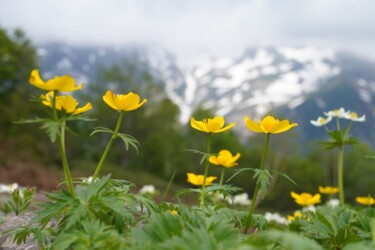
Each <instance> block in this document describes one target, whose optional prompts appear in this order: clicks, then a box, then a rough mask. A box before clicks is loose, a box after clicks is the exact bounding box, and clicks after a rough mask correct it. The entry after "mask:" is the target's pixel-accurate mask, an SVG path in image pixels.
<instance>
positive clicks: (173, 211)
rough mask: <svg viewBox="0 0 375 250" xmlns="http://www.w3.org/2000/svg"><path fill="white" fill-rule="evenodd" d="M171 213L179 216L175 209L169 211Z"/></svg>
mask: <svg viewBox="0 0 375 250" xmlns="http://www.w3.org/2000/svg"><path fill="white" fill-rule="evenodd" d="M169 213H170V214H172V215H176V214H178V212H177V210H175V209H171V210H169Z"/></svg>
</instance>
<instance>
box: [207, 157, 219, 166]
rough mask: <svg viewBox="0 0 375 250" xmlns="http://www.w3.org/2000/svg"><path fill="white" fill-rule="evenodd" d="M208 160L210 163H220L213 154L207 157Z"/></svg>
mask: <svg viewBox="0 0 375 250" xmlns="http://www.w3.org/2000/svg"><path fill="white" fill-rule="evenodd" d="M208 161H209V162H210V163H211V164H214V165H220V162H219V161H218V157H216V156H214V155H211V156H210V158H209V159H208Z"/></svg>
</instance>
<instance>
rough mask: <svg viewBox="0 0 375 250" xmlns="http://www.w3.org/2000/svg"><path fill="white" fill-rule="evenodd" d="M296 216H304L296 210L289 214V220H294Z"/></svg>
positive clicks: (299, 217)
mask: <svg viewBox="0 0 375 250" xmlns="http://www.w3.org/2000/svg"><path fill="white" fill-rule="evenodd" d="M296 218H298V219H301V218H302V213H301V212H300V211H295V212H294V214H293V215H288V221H294V220H295V219H296Z"/></svg>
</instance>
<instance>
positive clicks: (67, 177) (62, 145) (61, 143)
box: [52, 90, 75, 197]
mask: <svg viewBox="0 0 375 250" xmlns="http://www.w3.org/2000/svg"><path fill="white" fill-rule="evenodd" d="M56 97H57V90H54V91H53V99H52V112H53V120H54V121H55V122H58V121H59V117H58V115H57V109H56ZM60 125H61V130H60V134H59V135H58V138H57V144H58V147H59V153H60V157H61V162H62V165H63V169H64V177H65V182H66V185H67V186H68V191H69V193H70V194H71V195H72V196H73V197H75V193H74V186H73V180H72V175H71V174H70V169H69V164H68V159H67V158H66V151H65V121H64V120H62V119H61V120H60Z"/></svg>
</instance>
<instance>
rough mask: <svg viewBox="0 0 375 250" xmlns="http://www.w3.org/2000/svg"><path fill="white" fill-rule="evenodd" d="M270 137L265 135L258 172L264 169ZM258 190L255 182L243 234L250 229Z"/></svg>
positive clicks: (258, 186) (258, 185)
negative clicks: (264, 144)
mask: <svg viewBox="0 0 375 250" xmlns="http://www.w3.org/2000/svg"><path fill="white" fill-rule="evenodd" d="M270 136H271V134H270V133H267V139H266V146H265V147H264V151H263V155H262V160H261V161H260V166H259V169H260V170H263V169H264V163H265V161H266V156H267V152H268V147H269V144H270ZM259 188H260V183H259V182H258V181H257V183H256V184H255V190H254V194H253V198H252V200H251V206H250V210H249V213H248V215H247V218H246V223H245V228H244V233H246V232H247V230H249V228H250V225H251V220H252V216H253V213H254V209H255V203H256V201H257V198H258V193H259Z"/></svg>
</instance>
